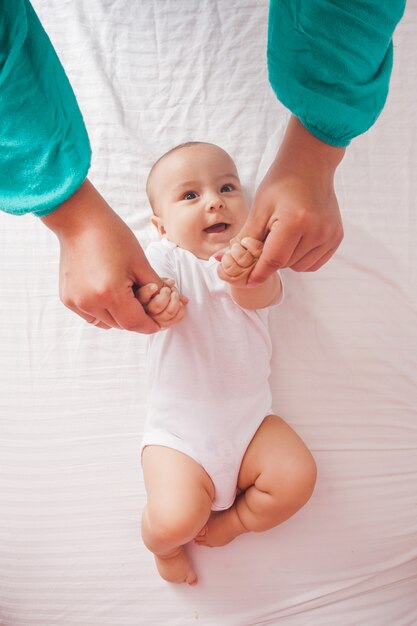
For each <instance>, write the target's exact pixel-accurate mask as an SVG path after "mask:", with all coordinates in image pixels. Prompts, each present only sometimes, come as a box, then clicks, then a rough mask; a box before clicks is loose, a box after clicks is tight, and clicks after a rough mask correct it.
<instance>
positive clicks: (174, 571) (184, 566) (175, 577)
mask: <svg viewBox="0 0 417 626" xmlns="http://www.w3.org/2000/svg"><path fill="white" fill-rule="evenodd" d="M154 556H155V562H156V567H157V568H158V572H159V573H160V574H161V576H162V578H163V579H164V580H167V581H168V582H170V583H187V584H189V585H196V584H197V582H198V580H197V574H196V573H195V571H194V568H193V565H192V563H191V561H190V559H189V558H188V556H187V555H186V553H185V550H184V548H183V547H179V548H178V549H177V550H175V552H173V553H172V554H170V555H168V556H157V555H156V554H155V555H154Z"/></svg>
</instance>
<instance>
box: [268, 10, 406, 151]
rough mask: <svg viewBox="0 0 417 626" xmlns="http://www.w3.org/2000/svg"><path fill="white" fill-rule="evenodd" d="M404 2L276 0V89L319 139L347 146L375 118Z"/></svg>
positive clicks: (272, 28) (272, 68)
mask: <svg viewBox="0 0 417 626" xmlns="http://www.w3.org/2000/svg"><path fill="white" fill-rule="evenodd" d="M404 7H405V0H390V2H381V1H380V0H366V2H365V1H363V0H354V1H353V2H345V1H344V0H333V1H332V2H328V1H327V0H315V2H301V3H300V2H292V1H291V0H271V1H270V13H269V31H268V71H269V79H270V82H271V85H272V88H273V89H274V91H275V93H276V95H277V98H278V99H279V100H280V101H281V102H282V103H283V104H284V105H285V106H286V107H287V108H288V109H290V111H292V113H293V114H294V115H296V116H297V117H298V118H299V119H300V120H301V121H302V123H303V124H304V126H306V128H308V129H309V130H310V132H312V133H313V134H314V135H315V136H316V137H318V138H319V139H322V140H323V141H325V142H327V143H329V144H332V145H336V146H346V145H348V143H349V142H350V140H351V139H352V138H353V137H355V136H357V135H359V134H361V133H363V132H365V131H366V130H367V129H368V128H369V127H370V126H372V124H373V123H374V122H375V120H376V118H377V117H378V115H379V114H380V112H381V110H382V108H383V106H384V104H385V100H386V97H387V93H388V85H389V79H390V74H391V68H392V51H393V46H392V36H393V32H394V29H395V27H396V25H397V23H398V21H399V20H400V19H401V17H402V15H403V12H404Z"/></svg>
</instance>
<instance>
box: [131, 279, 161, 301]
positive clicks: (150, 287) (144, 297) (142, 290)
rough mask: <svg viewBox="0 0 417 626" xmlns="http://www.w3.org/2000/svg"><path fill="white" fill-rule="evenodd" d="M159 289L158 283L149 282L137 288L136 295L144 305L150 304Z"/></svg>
mask: <svg viewBox="0 0 417 626" xmlns="http://www.w3.org/2000/svg"><path fill="white" fill-rule="evenodd" d="M157 291H158V285H157V284H156V283H149V284H147V285H143V287H139V289H136V291H135V295H136V297H137V299H138V300H139V302H140V303H141V304H142V305H145V304H149V302H150V301H151V300H152V298H153V296H154V295H155V294H156V292H157Z"/></svg>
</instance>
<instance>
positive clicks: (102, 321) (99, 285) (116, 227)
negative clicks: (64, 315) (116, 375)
mask: <svg viewBox="0 0 417 626" xmlns="http://www.w3.org/2000/svg"><path fill="white" fill-rule="evenodd" d="M42 221H43V222H44V223H45V224H46V225H47V226H48V227H49V228H50V229H51V230H53V231H54V232H55V234H56V235H57V236H58V239H59V242H60V247H61V257H60V297H61V300H62V302H63V303H64V304H65V305H66V306H67V307H68V308H70V309H71V310H72V311H74V312H75V313H77V314H78V315H80V316H81V317H82V318H84V319H85V320H86V321H87V322H90V323H94V325H96V326H98V327H100V328H112V327H115V328H124V329H127V330H133V331H137V332H141V333H153V332H156V331H158V330H159V326H158V324H156V322H154V321H153V320H152V319H151V318H150V317H149V316H148V315H147V314H146V313H145V311H144V310H143V307H142V306H141V304H140V303H139V301H138V299H137V298H136V297H135V293H136V290H137V288H138V287H139V286H140V285H143V284H146V283H155V284H156V285H157V286H158V288H160V287H162V286H163V282H162V280H161V279H160V278H159V276H158V275H157V274H156V272H155V271H154V270H153V269H152V268H151V266H150V265H149V263H148V261H147V259H146V257H145V255H144V252H143V250H142V249H141V247H140V245H139V243H138V241H137V239H136V237H135V236H134V234H133V233H132V231H131V230H130V228H129V227H128V226H127V225H126V224H125V223H124V222H123V220H121V219H120V217H119V216H118V215H117V214H116V213H115V212H114V211H113V210H112V209H111V208H110V207H109V205H108V204H107V203H106V201H105V200H104V199H103V198H102V197H101V196H100V194H99V193H98V191H97V190H96V189H95V188H94V187H93V185H92V184H91V183H90V182H89V181H88V180H86V181H85V182H84V183H83V185H82V186H81V187H80V188H79V189H78V191H77V192H76V193H75V194H74V195H73V196H72V197H71V198H69V200H67V201H66V202H64V203H63V204H62V205H61V206H60V207H59V208H58V209H56V210H55V211H53V212H52V213H50V214H49V215H47V216H46V217H43V218H42Z"/></svg>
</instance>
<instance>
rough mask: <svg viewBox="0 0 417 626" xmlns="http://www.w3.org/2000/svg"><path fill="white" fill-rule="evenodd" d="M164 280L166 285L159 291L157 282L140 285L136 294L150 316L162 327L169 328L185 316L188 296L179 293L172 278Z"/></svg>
mask: <svg viewBox="0 0 417 626" xmlns="http://www.w3.org/2000/svg"><path fill="white" fill-rule="evenodd" d="M162 280H163V282H164V286H163V287H161V289H160V290H159V291H158V287H157V285H155V283H148V284H147V285H143V287H140V288H139V289H138V290H137V292H136V295H137V298H138V300H139V302H140V303H141V305H142V306H143V308H144V309H145V311H146V313H147V314H148V315H149V317H151V318H152V319H153V320H154V321H155V322H156V323H157V324H159V326H160V327H161V328H169V327H170V326H173V325H174V324H178V322H180V321H181V320H182V318H183V317H184V315H185V305H186V304H187V303H188V298H186V297H185V296H182V295H181V294H180V293H179V291H178V289H177V288H176V287H175V281H174V280H173V279H172V278H163V279H162Z"/></svg>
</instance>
